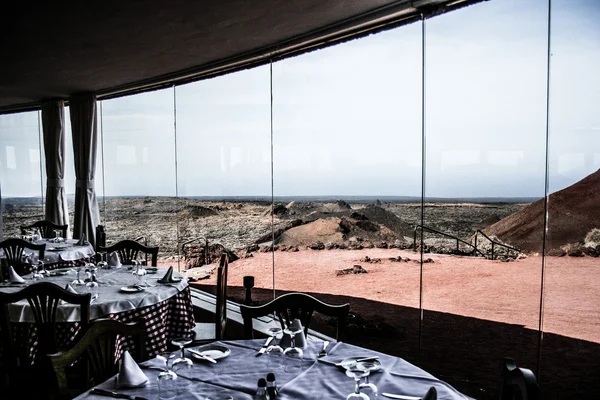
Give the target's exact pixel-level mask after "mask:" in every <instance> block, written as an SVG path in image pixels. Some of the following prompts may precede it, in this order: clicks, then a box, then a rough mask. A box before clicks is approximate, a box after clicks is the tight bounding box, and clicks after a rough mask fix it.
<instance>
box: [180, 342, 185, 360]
mask: <svg viewBox="0 0 600 400" xmlns="http://www.w3.org/2000/svg"><path fill="white" fill-rule="evenodd" d="M179 348H180V349H181V358H185V354H183V345H182V346H179Z"/></svg>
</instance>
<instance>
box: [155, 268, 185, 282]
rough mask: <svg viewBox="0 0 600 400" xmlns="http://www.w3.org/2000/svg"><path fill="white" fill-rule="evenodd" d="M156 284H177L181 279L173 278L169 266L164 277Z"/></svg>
mask: <svg viewBox="0 0 600 400" xmlns="http://www.w3.org/2000/svg"><path fill="white" fill-rule="evenodd" d="M157 282H158V283H179V282H181V278H175V277H174V276H173V266H170V267H169V269H168V270H167V273H166V274H165V276H163V277H162V278H160V279H159V280H158V281H157Z"/></svg>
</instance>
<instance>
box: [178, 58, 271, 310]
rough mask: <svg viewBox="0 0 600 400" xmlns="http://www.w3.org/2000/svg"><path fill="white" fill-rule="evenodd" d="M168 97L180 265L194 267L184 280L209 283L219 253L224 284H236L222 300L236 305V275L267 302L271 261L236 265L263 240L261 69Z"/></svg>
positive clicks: (267, 154) (264, 108)
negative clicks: (173, 126)
mask: <svg viewBox="0 0 600 400" xmlns="http://www.w3.org/2000/svg"><path fill="white" fill-rule="evenodd" d="M176 94H177V96H176V99H177V184H178V194H179V200H180V211H179V240H180V246H182V248H183V250H182V257H183V258H182V260H181V262H180V268H181V269H182V270H183V269H190V268H193V267H200V268H196V269H195V271H196V272H194V270H192V271H190V273H191V274H192V276H194V277H196V278H198V279H201V282H200V283H201V284H202V285H209V286H214V285H216V277H215V276H212V277H210V276H209V275H208V274H210V271H211V270H212V268H213V267H214V266H215V265H216V263H217V262H218V260H219V256H220V254H221V252H222V251H223V250H224V249H225V250H227V251H228V253H229V259H230V261H233V262H235V267H232V268H230V269H229V277H228V284H229V285H231V286H237V287H238V289H233V288H232V290H230V291H229V295H230V298H232V299H234V300H238V301H243V300H244V294H243V290H242V289H241V288H242V280H243V276H244V275H252V276H255V285H256V287H257V288H262V289H268V290H267V291H266V292H267V293H270V294H271V298H272V293H273V292H272V291H273V262H272V260H270V259H267V260H265V262H264V263H261V264H260V266H259V270H254V269H253V267H248V268H246V267H245V266H244V263H245V262H246V261H247V260H250V261H252V260H253V259H252V258H247V257H251V256H252V254H253V253H255V252H256V250H257V249H258V243H262V241H263V240H264V238H265V237H270V235H271V216H270V212H271V194H272V193H271V135H270V123H269V121H270V100H269V99H270V93H269V67H268V66H265V67H259V68H256V69H252V70H247V71H242V72H239V73H236V74H230V75H226V76H222V77H219V78H215V79H211V80H206V81H201V82H196V83H192V84H189V85H183V86H180V87H177V88H176ZM207 244H208V246H207ZM237 258H241V259H240V260H237V261H235V260H236V259H237ZM206 264H209V265H211V266H210V267H203V266H204V265H206ZM207 277H208V278H209V279H205V278H207ZM257 295H258V292H257Z"/></svg>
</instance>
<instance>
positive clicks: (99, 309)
mask: <svg viewBox="0 0 600 400" xmlns="http://www.w3.org/2000/svg"><path fill="white" fill-rule="evenodd" d="M64 270H65V271H68V274H67V275H64V276H51V277H48V278H44V279H42V281H47V282H52V283H55V284H57V285H59V286H60V287H63V288H64V287H65V286H66V285H67V284H68V283H69V284H70V283H71V282H72V281H73V280H75V278H76V277H77V273H76V272H75V270H76V268H68V269H64ZM56 271H62V270H56ZM82 271H83V268H82ZM165 272H166V269H159V270H158V272H157V273H155V274H148V275H146V276H145V278H144V281H145V283H147V284H149V285H150V286H151V287H146V288H145V289H144V291H143V292H138V293H125V292H123V291H122V290H121V288H122V287H126V286H129V285H132V284H134V283H139V281H138V280H137V279H136V277H135V276H134V275H132V271H131V270H128V269H127V267H125V266H124V267H121V268H116V269H106V270H98V271H97V273H96V276H97V279H98V281H99V285H98V291H97V293H98V298H97V299H96V300H94V302H93V303H92V305H91V307H90V318H91V319H96V318H100V317H102V316H105V315H108V314H113V313H119V312H123V311H129V310H134V309H138V308H142V307H146V306H150V305H153V304H156V303H159V302H161V301H164V300H166V299H168V298H170V297H172V296H174V295H176V294H177V293H179V292H181V291H182V290H183V289H185V288H186V287H187V286H188V283H187V279H186V278H185V277H182V276H181V275H180V274H178V273H177V272H174V273H173V276H175V277H182V280H181V281H180V282H179V283H177V284H166V285H162V284H159V283H157V280H158V279H160V278H162V276H163V275H164V274H165ZM80 275H81V278H85V277H86V274H85V273H84V272H81V274H80ZM23 278H24V279H25V283H26V285H32V284H35V283H36V282H37V281H34V280H31V276H30V275H26V276H24V277H23ZM23 286H25V285H12V286H0V291H2V292H15V291H17V290H20V289H21V288H22V287H23ZM74 289H75V290H76V291H78V292H79V293H86V292H87V290H88V289H87V288H86V287H85V286H74ZM9 312H10V316H11V320H13V321H19V322H34V319H33V314H32V313H31V308H30V307H29V304H28V303H27V302H26V301H23V302H19V303H16V304H12V305H11V306H10V308H9ZM57 312H58V313H59V315H58V316H57V318H58V320H60V321H65V322H69V321H77V320H79V307H78V306H73V305H69V304H64V305H61V306H60V307H59V308H58V311H57Z"/></svg>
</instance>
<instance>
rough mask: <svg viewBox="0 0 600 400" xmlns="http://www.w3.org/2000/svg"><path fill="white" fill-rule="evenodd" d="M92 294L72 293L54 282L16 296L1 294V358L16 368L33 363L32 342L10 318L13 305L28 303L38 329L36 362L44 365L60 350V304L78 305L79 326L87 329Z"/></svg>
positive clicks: (40, 284) (28, 287) (30, 287)
mask: <svg viewBox="0 0 600 400" xmlns="http://www.w3.org/2000/svg"><path fill="white" fill-rule="evenodd" d="M91 297H92V295H91V294H90V293H86V294H75V293H71V292H69V291H67V290H65V289H63V288H61V287H59V286H57V285H55V284H53V283H50V282H39V283H35V284H33V285H30V286H27V287H26V288H24V289H22V290H19V291H18V292H13V293H0V331H2V335H0V336H1V340H2V358H3V359H4V360H9V364H10V365H13V366H15V367H19V366H21V365H27V364H30V360H29V343H28V341H27V340H24V338H23V337H21V335H20V334H19V332H18V331H16V329H15V328H16V326H17V325H19V326H22V325H23V324H20V323H18V322H16V321H12V319H11V318H10V312H9V309H10V307H11V305H12V304H14V303H16V302H18V301H21V300H27V302H28V303H29V307H30V310H31V314H32V316H33V321H34V322H33V324H34V325H35V328H36V330H37V336H38V349H37V352H36V353H35V359H34V360H35V363H36V364H40V363H42V364H43V363H44V362H45V361H46V360H47V359H46V355H47V354H49V353H54V352H56V351H58V343H57V335H56V332H57V330H56V324H57V323H58V322H64V321H60V319H57V311H58V306H59V305H60V302H61V301H64V302H66V303H70V304H74V305H77V306H79V310H80V319H79V322H80V326H81V328H82V329H85V328H86V327H87V325H88V323H89V320H90V300H91Z"/></svg>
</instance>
